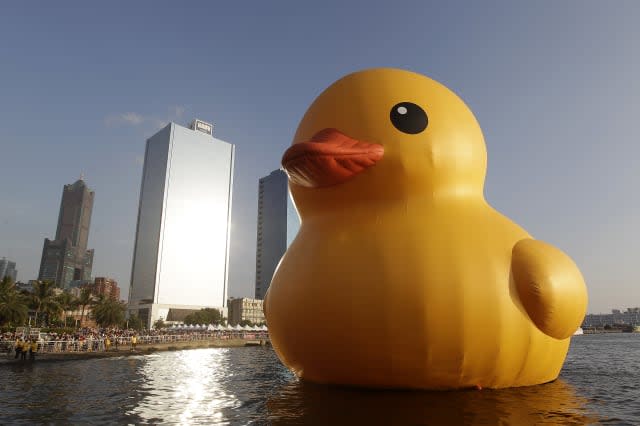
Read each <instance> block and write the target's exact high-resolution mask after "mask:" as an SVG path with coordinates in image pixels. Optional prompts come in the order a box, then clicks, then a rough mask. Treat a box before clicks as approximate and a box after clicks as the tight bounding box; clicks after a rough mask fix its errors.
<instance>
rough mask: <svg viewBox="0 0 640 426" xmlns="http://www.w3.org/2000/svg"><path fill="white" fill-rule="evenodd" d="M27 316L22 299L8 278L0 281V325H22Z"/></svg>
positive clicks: (25, 305)
mask: <svg viewBox="0 0 640 426" xmlns="http://www.w3.org/2000/svg"><path fill="white" fill-rule="evenodd" d="M28 315H29V312H28V309H27V304H26V301H25V299H24V297H23V296H22V295H21V294H20V293H19V292H18V291H16V287H15V285H14V284H13V282H12V281H11V278H10V277H4V278H3V279H2V281H0V324H9V325H12V324H13V325H18V324H24V322H25V320H26V319H27V316H28Z"/></svg>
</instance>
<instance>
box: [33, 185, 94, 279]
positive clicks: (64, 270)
mask: <svg viewBox="0 0 640 426" xmlns="http://www.w3.org/2000/svg"><path fill="white" fill-rule="evenodd" d="M93 198H94V192H93V191H91V190H90V189H89V188H88V187H87V185H86V183H85V182H84V180H83V178H82V177H80V179H78V180H77V181H75V182H74V183H72V184H70V185H65V186H64V189H63V190H62V200H61V201H60V213H59V214H58V226H57V228H56V238H55V239H54V240H50V239H48V238H45V240H44V246H43V248H42V258H41V260H40V271H39V273H38V280H48V281H53V282H54V283H55V285H56V287H59V288H67V286H68V284H69V283H70V282H71V281H74V280H88V279H90V278H91V269H92V267H93V249H87V243H88V241H89V228H90V226H91V213H92V211H93Z"/></svg>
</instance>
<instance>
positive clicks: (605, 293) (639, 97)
mask: <svg viewBox="0 0 640 426" xmlns="http://www.w3.org/2000/svg"><path fill="white" fill-rule="evenodd" d="M232 3H233V4H232ZM1 9H2V10H1V12H0V158H2V167H0V181H1V182H2V188H3V189H2V191H0V194H1V196H0V206H1V209H0V256H7V257H9V258H10V259H12V260H15V261H17V263H18V269H19V273H18V278H19V279H20V280H23V281H26V280H29V279H33V278H36V276H37V270H38V266H39V261H40V254H41V250H42V242H43V239H44V238H45V237H50V238H52V237H53V236H54V233H55V226H56V220H57V215H58V208H59V205H60V197H61V192H62V186H63V185H64V184H66V183H72V182H74V181H75V180H76V179H77V178H78V177H79V175H80V173H81V172H84V174H85V180H86V182H87V183H88V185H89V186H90V187H91V188H93V189H94V190H95V193H96V198H95V205H94V212H93V218H92V228H91V234H90V239H89V243H90V247H93V248H95V250H96V254H95V263H94V275H97V276H100V275H107V276H113V277H114V278H116V279H117V280H118V282H119V283H120V286H121V287H122V289H123V292H124V295H125V296H126V292H127V290H128V285H129V277H130V270H131V257H132V253H133V238H134V233H135V221H136V214H137V203H138V196H139V191H140V176H141V171H142V157H143V154H144V143H145V140H146V138H147V137H149V136H151V135H152V134H153V133H155V132H156V131H157V130H158V129H159V128H160V127H161V126H162V125H163V123H166V122H167V121H169V120H172V121H176V122H178V123H180V124H186V123H188V122H189V121H190V120H191V119H192V118H194V117H199V118H202V119H204V120H208V121H212V122H214V123H215V125H216V135H217V136H218V137H219V138H221V139H224V140H227V141H229V142H232V143H234V144H235V145H236V153H237V161H236V170H235V188H234V206H233V225H232V226H233V228H232V253H231V274H230V294H231V295H232V296H252V295H253V281H254V267H253V265H254V262H255V260H254V259H255V229H256V208H257V184H258V178H259V177H261V176H264V175H266V174H268V173H269V172H270V171H271V170H273V169H275V168H277V167H279V160H280V158H281V155H282V152H283V151H284V150H285V149H286V147H287V146H288V145H289V143H290V141H291V138H292V136H293V133H294V132H295V129H296V127H297V125H298V121H299V120H300V118H301V117H302V114H303V113H304V112H305V110H306V108H307V107H308V105H309V104H310V102H311V101H313V99H314V98H315V97H316V96H317V95H318V94H319V93H320V91H322V90H323V89H324V88H325V87H326V86H328V85H329V84H331V83H332V82H333V81H334V80H336V79H338V78H339V77H341V76H343V75H344V74H347V73H350V72H352V71H355V70H359V69H363V68H369V67H376V66H392V67H399V68H405V69H409V70H413V71H417V72H420V73H423V74H426V75H429V76H431V77H432V78H435V79H436V80H439V81H440V82H442V83H444V84H445V85H447V86H448V87H450V88H451V89H453V90H454V91H456V92H457V93H458V94H460V95H461V96H462V98H463V99H465V101H466V102H467V103H468V105H469V106H470V107H471V109H472V110H473V111H474V112H475V114H476V116H477V118H478V120H479V122H480V125H481V126H482V128H483V131H484V134H485V139H486V141H487V148H488V155H489V166H488V176H487V184H486V192H485V193H486V196H487V199H488V200H489V202H490V203H491V204H493V205H494V206H495V207H496V208H497V209H498V210H500V211H502V212H504V213H505V214H506V215H508V216H509V217H511V218H512V219H513V220H515V221H516V222H517V223H519V224H521V225H522V226H524V227H525V228H526V229H527V230H528V231H529V232H531V233H532V234H533V235H534V236H535V237H536V238H539V239H544V240H547V241H549V242H551V243H553V244H555V245H557V246H558V247H560V248H562V249H563V250H565V251H566V252H567V253H569V254H570V255H571V256H572V257H573V258H574V259H575V261H576V262H577V263H578V265H579V266H580V268H581V269H582V271H583V273H584V275H585V278H586V280H587V284H588V288H589V293H590V305H589V311H590V312H604V311H608V310H609V309H611V308H620V307H623V308H624V307H627V306H639V305H640V290H639V284H640V282H639V281H640V279H639V278H640V273H639V270H640V269H639V268H638V264H639V263H640V243H639V241H640V232H639V231H640V200H639V195H638V188H640V172H639V171H638V170H640V168H639V167H638V166H637V164H636V163H637V162H638V158H640V147H639V143H640V138H639V136H640V131H639V127H638V126H639V125H640V119H639V117H640V82H639V81H640V80H639V79H640V48H639V44H638V43H639V40H640V26H638V22H640V3H639V2H634V1H617V2H602V1H564V2H557V1H539V2H524V1H522V2H516V1H502V2H473V1H466V2H456V1H449V2H437V3H436V2H426V1H413V2H401V1H396V2H388V1H377V2H364V1H362V2H347V1H335V2H334V1H332V2H329V1H325V2H299V1H288V2H285V1H281V2H260V1H254V2H189V1H185V2H166V1H153V2H152V1H147V2H143V1H140V2H129V1H127V2H90V3H88V2H80V1H77V2H66V1H62V2H45V1H43V2H28V1H25V2H11V3H4V4H2V7H1Z"/></svg>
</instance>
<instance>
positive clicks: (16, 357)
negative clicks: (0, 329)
mask: <svg viewBox="0 0 640 426" xmlns="http://www.w3.org/2000/svg"><path fill="white" fill-rule="evenodd" d="M14 349H15V351H16V356H15V357H14V358H13V359H18V357H19V356H20V352H22V342H21V341H20V339H16V346H15V348H14Z"/></svg>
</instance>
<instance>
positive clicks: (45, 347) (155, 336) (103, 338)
mask: <svg viewBox="0 0 640 426" xmlns="http://www.w3.org/2000/svg"><path fill="white" fill-rule="evenodd" d="M233 338H235V339H267V338H268V333H267V332H266V331H242V330H238V331H234V330H229V331H226V330H225V331H200V330H162V329H160V330H148V331H147V330H145V331H144V332H139V331H137V330H132V329H124V330H123V329H117V328H111V329H96V328H82V329H79V330H77V331H76V332H74V333H56V332H49V333H39V334H38V335H37V336H30V335H25V334H23V333H21V332H12V333H11V332H9V333H4V334H1V335H0V352H3V353H6V354H7V355H8V356H9V357H13V358H14V359H18V358H19V359H23V360H24V359H27V357H28V358H29V359H31V360H33V359H35V356H36V354H38V353H62V352H103V351H120V350H135V349H136V347H137V346H138V345H139V344H143V345H144V344H157V343H172V342H186V341H195V340H216V339H217V340H222V339H233Z"/></svg>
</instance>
